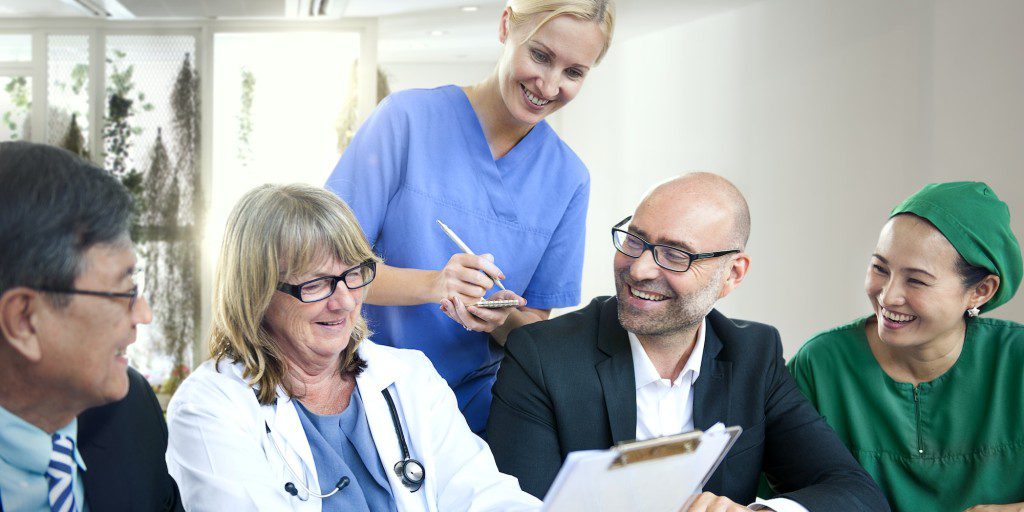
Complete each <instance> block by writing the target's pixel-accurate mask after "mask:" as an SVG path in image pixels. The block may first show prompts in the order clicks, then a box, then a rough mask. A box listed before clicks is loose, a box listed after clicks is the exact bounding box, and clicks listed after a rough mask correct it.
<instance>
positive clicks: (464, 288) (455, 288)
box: [433, 253, 505, 304]
mask: <svg viewBox="0 0 1024 512" xmlns="http://www.w3.org/2000/svg"><path fill="white" fill-rule="evenodd" d="M493 279H505V274H504V273H502V271H501V269H499V268H498V267H497V266H496V265H495V264H494V256H492V255H490V254H481V255H479V256H477V255H475V254H463V253H459V254H455V255H453V256H452V257H451V258H450V259H449V260H448V263H447V264H446V265H445V266H444V268H442V269H441V270H439V271H438V272H437V275H436V277H435V278H434V286H433V288H434V292H433V293H434V296H435V297H436V298H435V299H434V300H435V301H436V302H441V301H443V300H444V299H459V300H460V301H462V303H463V304H475V303H476V302H477V301H478V300H480V299H481V298H482V297H483V296H484V294H485V293H487V290H489V289H491V287H492V286H494V281H493Z"/></svg>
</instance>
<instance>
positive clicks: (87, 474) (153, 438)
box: [0, 142, 182, 512]
mask: <svg viewBox="0 0 1024 512" xmlns="http://www.w3.org/2000/svg"><path fill="white" fill-rule="evenodd" d="M131 211H132V202H131V198H130V196H129V195H128V192H127V190H125V188H124V187H123V186H121V184H120V183H118V181H117V180H116V179H115V178H114V177H113V176H111V175H110V174H108V173H106V172H104V171H103V170H101V169H98V168H96V167H94V166H92V165H90V164H89V163H88V162H85V161H84V160H81V159H79V158H78V157H76V156H74V155H72V154H71V153H68V152H66V151H64V150H61V149H57V148H53V147H48V146H43V145H40V144H31V143H26V142H5V143H2V144H0V511H2V510H7V511H18V512H23V511H24V512H40V511H52V512H56V511H59V512H68V511H85V510H92V511H106V510H118V511H121V510H126V511H131V510H140V511H147V512H149V511H164V510H182V507H181V503H180V498H179V495H178V490H177V486H176V485H175V483H174V480H172V479H171V477H170V476H169V475H168V473H167V465H166V463H165V462H164V452H165V451H166V449H167V426H166V424H165V423H164V419H163V415H162V413H161V411H160V406H159V404H158V403H157V401H156V395H154V394H153V390H152V389H151V388H150V387H149V384H148V383H147V382H146V380H145V379H144V378H143V377H142V376H141V375H140V374H139V373H138V372H136V371H135V370H133V369H131V368H129V367H128V360H127V357H126V350H127V348H128V345H130V344H132V343H133V342H134V341H135V336H136V329H137V326H138V325H139V324H147V323H149V322H150V321H151V320H152V318H153V313H152V311H151V310H150V309H149V304H147V303H146V300H145V298H143V297H141V296H139V290H138V287H137V286H136V285H135V283H134V281H133V277H134V275H135V266H136V260H135V250H134V248H133V246H132V241H131V238H130V237H129V235H128V227H129V221H130V219H131Z"/></svg>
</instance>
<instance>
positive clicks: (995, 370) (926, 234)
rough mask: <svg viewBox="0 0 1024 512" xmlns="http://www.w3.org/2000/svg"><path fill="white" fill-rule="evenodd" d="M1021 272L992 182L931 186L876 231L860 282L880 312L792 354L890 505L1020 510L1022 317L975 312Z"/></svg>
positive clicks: (801, 380)
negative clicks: (875, 242) (1017, 319)
mask: <svg viewBox="0 0 1024 512" xmlns="http://www.w3.org/2000/svg"><path fill="white" fill-rule="evenodd" d="M1021 274H1022V264H1021V251H1020V245H1019V244H1018V243H1017V239H1016V238H1015V237H1014V235H1013V232H1012V231H1011V230H1010V215H1009V210H1008V209H1007V206H1006V204H1005V203H1003V202H1002V201H1000V200H999V198H998V197H996V194H995V192H993V191H992V189H991V188H989V187H988V186H987V185H985V184H984V183H974V182H959V183H941V184H933V185H928V186H926V187H925V188H924V189H922V190H921V191H920V192H918V193H916V194H914V195H913V196H911V197H910V198H908V199H907V200H906V201H904V202H903V203H902V204H900V205H899V206H897V207H896V208H895V209H893V211H892V214H891V216H890V218H889V221H888V222H887V223H886V224H885V226H884V227H883V228H882V233H881V235H880V236H879V239H878V245H877V247H876V248H875V250H874V253H873V254H872V256H871V262H870V265H869V266H868V270H867V276H866V278H865V281H864V288H865V291H866V292H867V296H868V301H869V302H870V303H871V307H872V310H873V314H872V315H870V316H867V317H864V318H861V319H859V320H856V321H854V322H852V323H850V324H847V325H844V326H841V327H837V328H835V329H832V330H830V331H826V332H823V333H821V334H818V335H817V336H815V337H813V338H811V340H810V341H808V342H807V343H806V344H805V345H804V346H803V347H802V348H801V349H800V351H799V352H798V353H797V354H796V356H795V357H794V358H793V359H792V360H791V361H790V362H789V369H790V371H791V372H792V374H793V377H794V378H795V379H796V382H797V384H798V385H799V386H800V388H801V389H802V390H803V392H804V394H805V395H807V397H808V398H809V399H810V400H811V402H812V403H813V404H814V405H815V407H817V408H818V410H819V411H820V412H821V414H822V415H823V416H824V417H825V418H826V419H827V420H828V422H829V424H830V425H832V428H834V429H835V430H836V432H837V433H838V434H839V437H840V438H841V439H843V441H844V442H845V443H846V445H847V446H848V447H849V448H850V451H851V452H853V455H854V456H855V457H856V458H857V459H858V460H859V461H860V463H861V464H862V465H863V466H864V468H865V469H867V471H868V472H869V473H870V474H871V475H872V476H873V477H874V478H875V480H876V481H877V482H878V484H879V486H881V488H882V490H883V491H884V492H885V494H886V496H887V497H888V498H889V502H890V503H891V504H892V508H893V510H894V511H943V510H947V511H962V510H968V509H970V510H975V511H981V510H986V511H997V510H998V511H1010V510H1024V503H1021V502H1024V371H1022V369H1021V366H1022V364H1024V325H1022V324H1018V323H1015V322H1010V321H1007V320H997V319H994V318H988V317H987V316H979V315H982V314H985V313H988V312H990V311H992V310H993V309H995V308H997V307H999V306H1000V305H1002V304H1004V303H1005V302H1006V301H1008V300H1010V298H1011V297H1013V295H1014V293H1015V292H1016V291H1017V288H1018V287H1019V286H1020V282H1021ZM985 505H988V507H986V506H985ZM972 507H974V508H972Z"/></svg>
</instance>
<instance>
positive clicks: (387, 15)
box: [0, 0, 763, 63]
mask: <svg viewBox="0 0 1024 512" xmlns="http://www.w3.org/2000/svg"><path fill="white" fill-rule="evenodd" d="M84 1H85V2H86V3H91V4H93V5H98V6H100V7H102V8H103V9H105V10H106V11H108V12H110V13H111V14H112V15H113V16H112V17H113V18H120V19H124V18H127V19H132V18H146V19H160V18H204V19H209V18H291V19H294V18H295V17H297V16H298V14H299V13H300V12H302V11H303V10H304V9H305V10H307V11H308V9H309V4H310V3H311V2H321V1H323V2H327V4H326V11H327V14H328V16H327V17H328V18H341V17H370V18H378V52H379V57H380V60H381V62H418V63H424V62H460V61H463V62H493V61H494V60H495V59H496V58H497V56H498V55H499V53H500V51H501V47H500V45H499V44H498V41H497V24H498V19H499V17H500V13H501V10H502V8H503V7H504V4H505V2H504V0H84ZM758 1H763V0H617V2H616V4H617V13H618V20H617V23H616V34H615V39H616V41H617V42H618V41H623V40H626V39H630V38H632V37H635V36H638V35H642V34H645V33H650V32H654V31H657V30H660V29H662V28H666V27H669V26H672V25H676V24H679V23H684V22H686V21H690V20H693V19H697V18H701V17H705V16H711V15H714V14H717V13H721V12H725V11H729V10H732V9H735V8H738V7H742V6H744V5H748V4H751V3H755V2H758ZM467 5H468V6H475V7H477V10H476V11H474V12H466V11H465V10H463V9H462V7H464V6H467ZM0 17H8V18H27V17H85V18H95V16H94V15H93V14H92V13H90V12H89V11H88V10H87V9H85V8H82V7H80V6H78V4H77V3H76V1H75V0H0Z"/></svg>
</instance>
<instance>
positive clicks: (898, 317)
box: [882, 308, 917, 323]
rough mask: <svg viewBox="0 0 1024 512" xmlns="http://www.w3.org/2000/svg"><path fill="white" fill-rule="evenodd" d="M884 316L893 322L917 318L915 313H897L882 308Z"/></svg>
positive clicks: (904, 321)
mask: <svg viewBox="0 0 1024 512" xmlns="http://www.w3.org/2000/svg"><path fill="white" fill-rule="evenodd" d="M882 316H884V317H885V318H886V319H888V320H891V321H893V322H899V323H906V322H909V321H911V320H914V319H915V318H917V317H916V316H914V315H904V314H903V313H895V312H892V311H889V310H888V309H885V308H882Z"/></svg>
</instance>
